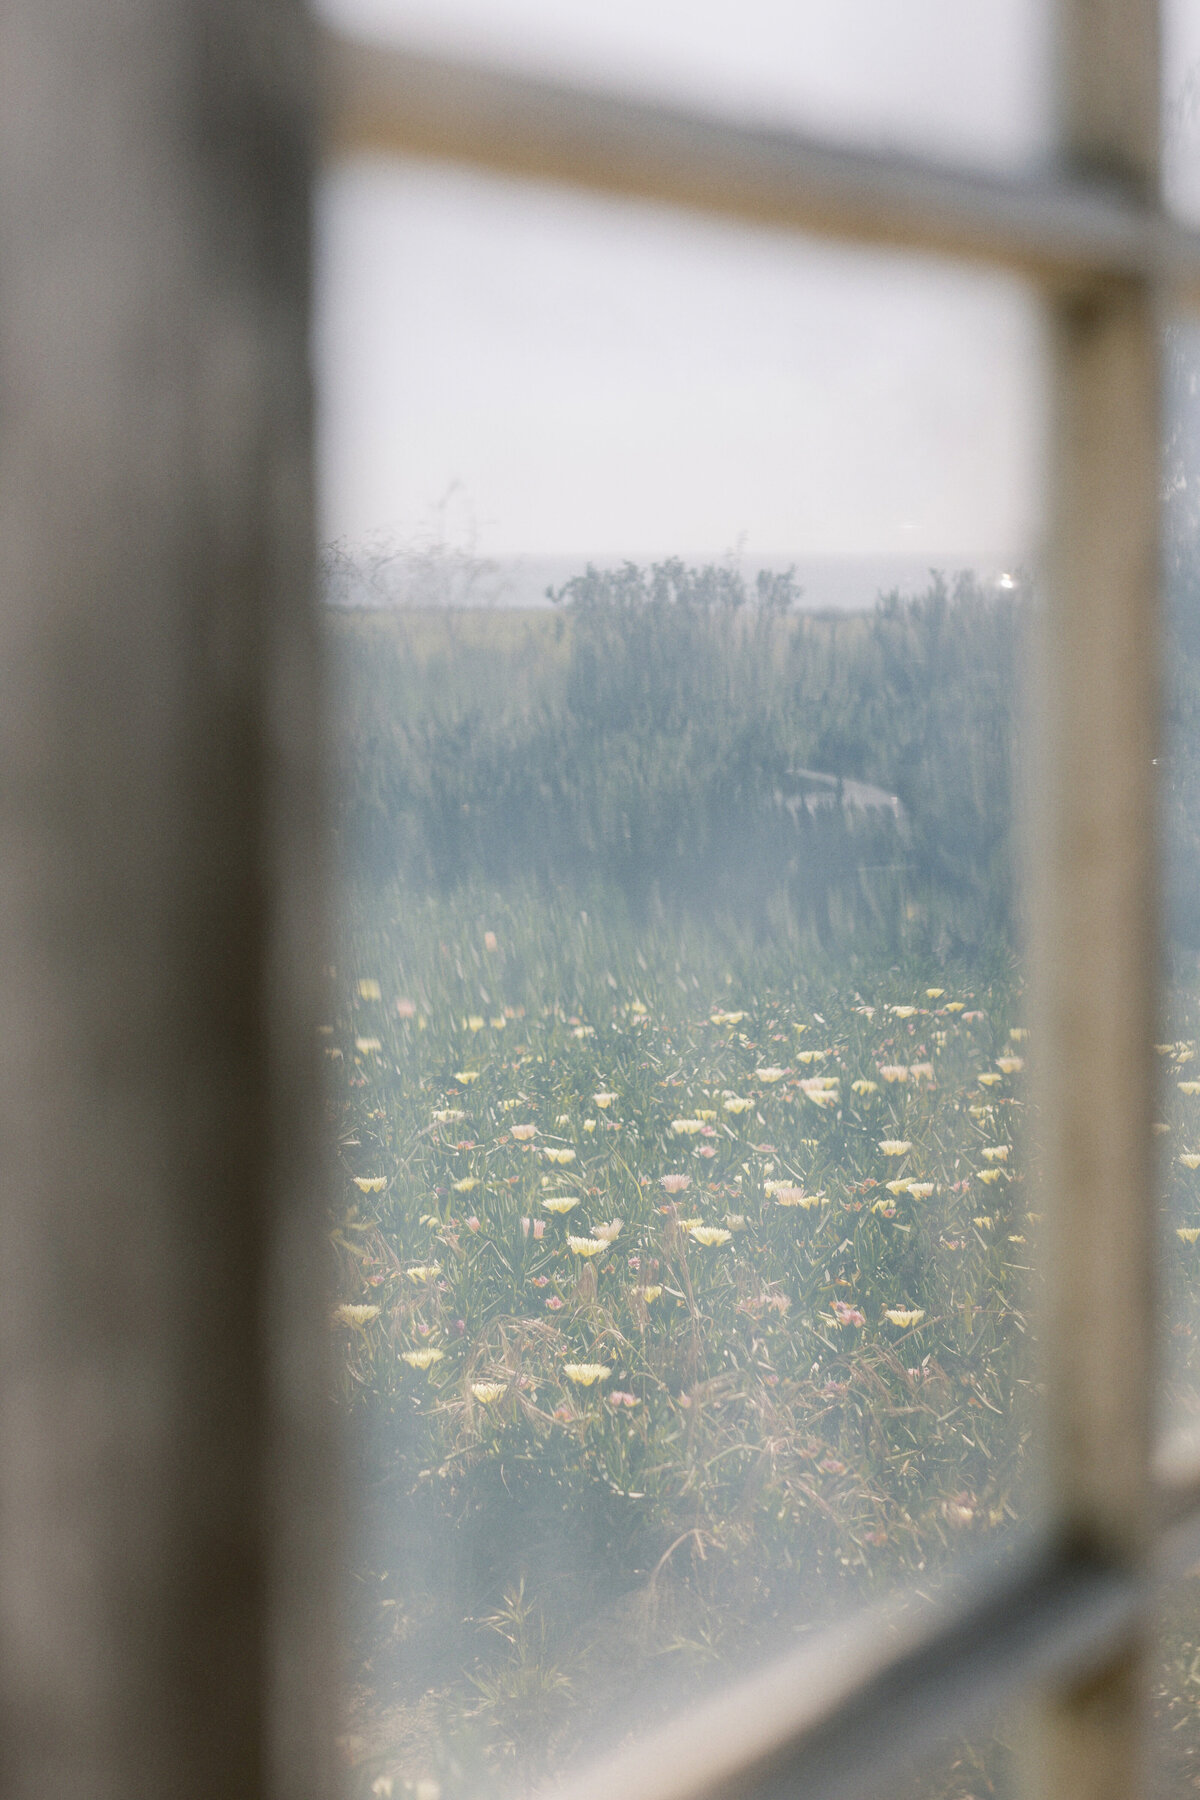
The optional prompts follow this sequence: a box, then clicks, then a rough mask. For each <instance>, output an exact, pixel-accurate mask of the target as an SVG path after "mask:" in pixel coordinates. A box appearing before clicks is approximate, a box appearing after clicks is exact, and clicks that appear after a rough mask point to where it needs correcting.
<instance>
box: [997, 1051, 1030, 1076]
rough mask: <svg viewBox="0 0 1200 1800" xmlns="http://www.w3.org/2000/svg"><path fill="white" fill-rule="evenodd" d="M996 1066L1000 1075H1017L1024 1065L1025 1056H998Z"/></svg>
mask: <svg viewBox="0 0 1200 1800" xmlns="http://www.w3.org/2000/svg"><path fill="white" fill-rule="evenodd" d="M996 1067H997V1068H998V1069H999V1070H1000V1073H1001V1074H1002V1075H1019V1074H1020V1073H1021V1070H1022V1069H1023V1068H1024V1067H1025V1058H1024V1057H1023V1056H998V1057H997V1058H996Z"/></svg>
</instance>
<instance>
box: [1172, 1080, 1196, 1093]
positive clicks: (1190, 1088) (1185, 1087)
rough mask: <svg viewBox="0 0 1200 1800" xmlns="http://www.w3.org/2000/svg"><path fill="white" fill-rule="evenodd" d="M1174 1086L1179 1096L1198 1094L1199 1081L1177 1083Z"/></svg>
mask: <svg viewBox="0 0 1200 1800" xmlns="http://www.w3.org/2000/svg"><path fill="white" fill-rule="evenodd" d="M1175 1085H1176V1087H1177V1088H1178V1089H1179V1091H1180V1093H1181V1094H1200V1081H1177V1082H1176V1083H1175Z"/></svg>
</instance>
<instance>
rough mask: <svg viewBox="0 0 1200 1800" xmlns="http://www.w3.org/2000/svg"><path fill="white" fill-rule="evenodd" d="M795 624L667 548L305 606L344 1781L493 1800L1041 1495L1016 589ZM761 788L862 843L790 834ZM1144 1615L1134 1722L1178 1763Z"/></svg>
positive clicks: (963, 1760)
mask: <svg viewBox="0 0 1200 1800" xmlns="http://www.w3.org/2000/svg"><path fill="white" fill-rule="evenodd" d="M723 582H724V584H725V585H723ZM795 599H796V596H795V595H794V594H792V593H791V592H790V591H788V589H787V588H786V586H784V587H779V588H776V589H775V590H774V591H766V592H763V591H760V592H759V593H758V594H756V595H746V594H745V593H739V592H737V591H736V589H735V590H732V591H731V589H730V587H729V585H728V581H727V579H726V578H725V577H724V576H723V574H722V572H721V571H688V570H684V569H683V568H682V567H681V565H664V567H663V568H662V569H661V570H657V571H648V572H643V571H636V570H632V569H631V570H629V571H626V573H625V575H624V576H623V577H619V578H614V577H603V578H600V577H591V576H588V577H583V578H581V580H580V582H579V583H576V584H571V586H570V589H569V591H567V592H566V593H564V595H563V596H562V598H561V602H560V605H559V607H558V608H557V609H556V610H554V611H552V612H551V611H548V612H546V613H544V614H526V615H511V614H509V615H504V614H494V615H478V614H474V615H472V614H463V615H424V616H422V615H389V616H383V617H381V616H371V615H356V616H339V617H337V618H335V619H333V620H332V621H331V630H332V632H333V634H334V638H335V645H336V647H337V649H338V652H339V655H340V657H341V663H342V668H343V670H344V671H345V675H344V685H343V687H342V690H341V692H342V695H343V696H344V697H343V699H342V702H341V703H340V705H339V708H338V716H339V718H340V719H341V721H342V728H341V737H340V746H339V750H340V757H341V770H340V775H339V785H338V794H339V797H340V809H339V819H338V824H339V834H340V836H339V853H340V862H341V867H342V870H343V876H344V884H343V892H342V898H341V904H340V909H339V920H340V924H339V944H338V957H337V964H336V968H335V970H334V971H333V973H332V977H331V984H330V995H329V1016H328V1020H327V1022H326V1023H325V1024H324V1025H323V1027H322V1042H323V1047H324V1050H325V1054H326V1057H327V1061H328V1068H329V1097H328V1106H329V1119H330V1127H331V1137H332V1140H333V1144H334V1150H335V1169H334V1173H333V1176H332V1191H331V1212H330V1237H331V1254H332V1257H333V1259H334V1263H335V1272H334V1283H335V1292H336V1295H337V1296H338V1298H337V1301H336V1304H335V1307H334V1310H333V1314H332V1318H331V1326H332V1329H333V1332H334V1334H335V1342H336V1345H337V1348H338V1365H337V1366H338V1370H339V1396H340V1403H341V1405H342V1408H343V1411H344V1414H345V1417H346V1419H347V1422H348V1429H349V1430H350V1431H351V1432H352V1434H353V1444H354V1456H355V1468H356V1492H357V1494H358V1496H359V1511H358V1528H357V1536H356V1540H355V1560H354V1590H353V1599H352V1604H351V1607H350V1614H349V1623H348V1661H349V1671H348V1687H349V1689H350V1701H349V1711H348V1720H347V1729H346V1735H345V1747H346V1752H347V1759H348V1762H349V1764H350V1766H351V1768H352V1781H353V1783H354V1786H353V1790H352V1791H354V1792H355V1793H356V1794H361V1795H364V1796H365V1795H367V1794H373V1793H379V1794H387V1793H392V1794H397V1795H398V1794H402V1793H404V1794H414V1795H420V1796H421V1797H422V1800H434V1796H435V1795H442V1796H444V1797H445V1800H458V1796H464V1797H465V1796H467V1795H474V1794H480V1795H492V1794H502V1793H503V1794H507V1793H524V1792H528V1791H531V1790H532V1789H534V1788H536V1786H537V1785H538V1783H539V1782H540V1781H542V1780H543V1779H544V1778H545V1777H546V1776H547V1775H548V1774H551V1773H553V1772H555V1771H557V1770H560V1769H561V1768H563V1767H566V1766H569V1765H570V1763H571V1762H572V1761H574V1760H577V1759H579V1758H581V1757H584V1756H586V1755H588V1754H589V1753H590V1751H591V1750H592V1749H594V1748H595V1747H596V1746H597V1745H602V1744H604V1743H607V1742H611V1741H612V1740H613V1739H614V1737H618V1736H621V1735H623V1734H625V1733H627V1732H629V1731H632V1730H634V1729H636V1727H637V1725H638V1724H639V1722H643V1721H644V1720H646V1719H648V1718H652V1717H654V1716H657V1715H659V1714H661V1713H662V1711H663V1710H664V1709H666V1708H668V1707H669V1706H671V1705H672V1704H673V1703H675V1702H677V1701H678V1700H679V1699H680V1698H681V1697H684V1696H687V1697H694V1696H695V1695H696V1694H697V1693H698V1692H701V1693H702V1692H703V1691H704V1687H705V1684H706V1683H710V1682H719V1681H720V1680H721V1679H722V1677H723V1676H724V1675H726V1674H727V1673H728V1672H729V1671H730V1670H731V1669H739V1668H742V1667H744V1666H746V1665H747V1664H748V1663H749V1662H751V1661H753V1660H754V1659H755V1658H757V1657H760V1656H762V1655H764V1654H767V1653H769V1652H770V1650H772V1649H773V1648H777V1647H779V1646H781V1645H783V1644H786V1643H790V1642H793V1641H795V1639H796V1637H797V1636H798V1635H803V1634H805V1633H809V1632H812V1631H815V1630H818V1629H819V1628H820V1627H821V1625H822V1624H824V1623H826V1622H828V1621H829V1620H831V1619H834V1618H836V1617H838V1616H839V1615H840V1614H842V1613H844V1612H845V1610H846V1609H847V1608H849V1607H852V1606H854V1605H857V1604H859V1603H861V1602H862V1601H863V1600H864V1599H866V1598H870V1597H872V1596H878V1595H881V1594H884V1593H889V1592H892V1591H894V1590H896V1589H897V1588H898V1587H902V1586H904V1585H905V1584H908V1583H912V1582H913V1581H916V1582H918V1583H926V1582H928V1581H929V1580H932V1579H935V1578H936V1577H937V1576H938V1575H939V1574H940V1573H942V1572H944V1571H945V1570H947V1569H949V1568H954V1567H959V1566H961V1565H963V1564H967V1563H978V1562H986V1561H988V1560H990V1559H994V1558H995V1557H997V1556H999V1555H1003V1554H1004V1551H1005V1549H1006V1548H1008V1547H1009V1546H1011V1544H1012V1542H1013V1541H1014V1538H1015V1537H1016V1536H1017V1535H1019V1532H1020V1530H1021V1528H1022V1526H1023V1525H1026V1524H1028V1522H1029V1521H1030V1519H1031V1517H1032V1516H1033V1514H1034V1512H1035V1511H1036V1503H1037V1500H1036V1465H1037V1455H1036V1450H1037V1432H1038V1403H1037V1386H1036V1376H1037V1366H1036V1346H1035V1341H1034V1339H1035V1333H1034V1322H1035V1320H1036V1309H1037V1301H1038V1295H1037V1273H1036V1271H1037V1268H1038V1260H1039V1259H1038V1249H1037V1245H1038V1237H1039V1230H1040V1226H1041V1216H1040V1213H1039V1211H1038V1205H1037V1202H1036V1200H1034V1199H1031V1195H1030V1186H1029V1180H1028V1163H1029V1155H1028V1149H1027V1143H1026V1140H1027V1136H1028V1122H1027V1119H1026V1108H1025V1101H1024V1074H1025V1062H1026V1059H1027V1056H1028V1055H1029V1053H1030V1046H1029V1044H1028V1043H1027V1033H1028V1021H1027V1018H1026V1011H1025V1003H1024V993H1023V984H1022V977H1021V968H1020V957H1019V935H1020V933H1019V919H1018V917H1017V914H1016V907H1015V901H1014V894H1015V891H1016V884H1015V879H1014V866H1015V860H1016V859H1015V853H1014V849H1013V841H1014V840H1013V822H1012V812H1013V803H1012V794H1013V789H1014V785H1015V782H1016V779H1017V775H1016V773H1015V771H1016V766H1017V745H1018V742H1019V737H1020V721H1019V717H1018V716H1017V715H1016V714H1015V712H1014V707H1013V694H1014V691H1015V685H1016V682H1015V673H1016V671H1017V669H1018V667H1019V662H1018V657H1019V618H1020V608H1021V605H1022V604H1023V602H1022V600H1021V598H1020V597H1018V600H1017V601H1016V602H1013V601H1012V600H1008V599H1005V600H997V599H995V598H994V597H988V596H984V595H981V594H979V593H978V592H976V591H975V590H974V589H973V588H971V586H970V584H966V583H960V584H959V587H958V589H957V591H949V590H948V589H947V588H946V586H945V585H944V584H940V583H936V582H935V583H934V584H932V585H931V590H930V593H929V595H927V596H926V597H925V599H924V600H923V601H919V602H915V603H910V604H908V605H901V604H900V603H899V602H888V601H885V602H883V603H882V604H881V606H880V607H879V609H878V610H877V612H876V613H875V614H874V615H871V616H869V617H865V618H864V617H859V618H854V619H848V620H828V619H826V620H821V619H812V618H808V617H806V616H804V615H803V614H801V613H799V612H797V610H796V608H795ZM802 769H806V770H810V771H811V770H817V771H831V772H833V773H836V774H837V775H838V776H840V777H842V778H851V777H853V778H855V779H858V780H861V781H869V782H872V783H875V784H878V785H879V786H880V787H881V788H883V789H884V790H886V792H887V793H888V794H892V795H895V796H896V798H897V800H898V801H899V802H900V807H899V810H898V811H895V810H893V811H889V812H882V811H877V812H875V813H870V812H868V813H866V814H865V815H862V816H859V815H858V814H856V810H855V809H854V808H852V807H848V806H845V805H843V804H841V803H840V799H839V801H838V803H837V804H833V805H830V804H827V803H825V801H824V800H819V801H814V802H813V803H812V804H806V803H805V795H808V796H809V797H811V796H812V795H813V794H814V793H817V792H819V791H820V790H817V789H814V788H813V787H812V786H811V784H810V785H809V786H808V787H807V788H805V787H804V786H803V784H798V782H797V777H796V771H797V770H802ZM797 793H799V795H800V803H799V804H792V805H791V806H789V805H788V804H787V801H788V799H789V797H790V798H792V799H793V800H795V796H796V794H797ZM1177 866H1178V867H1179V868H1181V869H1184V870H1185V871H1186V859H1185V858H1183V857H1182V856H1181V857H1180V858H1177ZM1181 880H1182V878H1181ZM1183 995H1184V989H1183V988H1182V987H1181V988H1180V996H1181V998H1180V1011H1179V1017H1178V1018H1177V1019H1176V1020H1175V1022H1174V1024H1173V1027H1172V1033H1171V1038H1172V1041H1171V1042H1170V1044H1168V1045H1164V1046H1163V1064H1164V1069H1165V1070H1168V1071H1169V1077H1168V1080H1167V1082H1166V1084H1165V1087H1164V1095H1165V1096H1169V1102H1170V1104H1169V1108H1168V1107H1167V1102H1166V1099H1165V1100H1164V1120H1163V1123H1164V1126H1165V1127H1166V1130H1165V1131H1164V1133H1163V1140H1164V1144H1167V1145H1168V1147H1169V1150H1170V1162H1169V1165H1167V1164H1164V1166H1165V1167H1166V1166H1169V1167H1170V1169H1171V1171H1172V1174H1171V1179H1170V1182H1169V1184H1168V1187H1169V1195H1170V1202H1171V1206H1172V1208H1173V1209H1174V1211H1173V1212H1172V1216H1171V1224H1170V1227H1169V1230H1168V1232H1167V1233H1166V1235H1167V1237H1168V1239H1169V1242H1168V1262H1169V1286H1170V1292H1171V1294H1172V1295H1173V1297H1174V1299H1173V1305H1174V1314H1173V1317H1174V1326H1173V1335H1172V1340H1171V1341H1172V1349H1173V1353H1174V1356H1175V1364H1174V1372H1173V1384H1174V1389H1175V1391H1176V1393H1177V1395H1178V1396H1180V1404H1184V1403H1185V1402H1186V1396H1187V1394H1189V1393H1191V1392H1196V1391H1200V1387H1198V1386H1197V1385H1196V1384H1195V1383H1193V1382H1191V1380H1190V1375H1189V1371H1190V1370H1191V1367H1192V1357H1193V1337H1192V1331H1191V1320H1190V1315H1189V1313H1188V1311H1187V1298H1188V1293H1189V1288H1190V1283H1191V1280H1192V1270H1193V1268H1194V1264H1195V1260H1196V1257H1197V1256H1198V1255H1200V1247H1198V1240H1200V1185H1197V1184H1200V1173H1197V1171H1200V1155H1196V1156H1193V1155H1192V1150H1193V1147H1194V1145H1193V1137H1192V1136H1189V1123H1190V1122H1192V1114H1191V1111H1190V1110H1189V1109H1197V1108H1200V1097H1197V1096H1200V1083H1197V1084H1193V1083H1191V1082H1190V1081H1189V1080H1188V1074H1189V1070H1188V1068H1187V1066H1186V1065H1187V1064H1188V1063H1189V1062H1190V1061H1191V1059H1192V1057H1193V1056H1194V1052H1195V1041H1194V1040H1195V1034H1196V1031H1197V1025H1196V1021H1195V1019H1194V1016H1193V1014H1192V1013H1191V1012H1190V1011H1189V1009H1188V1006H1187V1004H1186V1003H1185V1000H1184V998H1183ZM1189 1034H1190V1035H1189ZM1193 1087H1194V1092H1189V1091H1188V1090H1189V1089H1193ZM1194 1125H1195V1128H1196V1130H1197V1131H1200V1117H1197V1118H1196V1119H1195V1121H1194ZM1196 1143H1198V1144H1200V1138H1198V1139H1196ZM1193 1219H1194V1221H1195V1222H1194V1224H1193V1223H1192V1221H1193ZM1185 1625H1186V1621H1180V1622H1178V1626H1177V1629H1176V1630H1175V1632H1174V1635H1173V1636H1172V1639H1171V1644H1170V1647H1169V1651H1168V1653H1166V1654H1165V1657H1164V1675H1163V1684H1162V1692H1161V1694H1160V1696H1159V1706H1160V1712H1161V1713H1162V1716H1163V1718H1164V1720H1166V1721H1168V1723H1169V1725H1170V1727H1171V1728H1172V1739H1173V1745H1174V1750H1175V1753H1176V1757H1177V1761H1178V1758H1179V1757H1182V1758H1183V1762H1184V1763H1185V1764H1186V1766H1187V1767H1188V1768H1189V1769H1190V1767H1191V1766H1192V1765H1191V1763H1190V1762H1189V1761H1188V1758H1190V1757H1191V1756H1192V1755H1193V1754H1194V1747H1195V1745H1196V1743H1197V1741H1198V1739H1200V1734H1198V1733H1197V1731H1196V1726H1195V1718H1196V1702H1195V1697H1196V1695H1197V1692H1198V1689H1197V1680H1196V1676H1195V1674H1194V1673H1191V1672H1189V1671H1194V1670H1195V1669H1196V1658H1195V1652H1196V1649H1197V1646H1196V1645H1195V1644H1193V1643H1191V1640H1190V1638H1189V1637H1188V1636H1187V1632H1186V1629H1185ZM1189 1646H1190V1648H1189ZM1189 1657H1190V1658H1191V1660H1190V1661H1189ZM1176 1727H1178V1729H1175V1728H1176ZM1010 1760H1011V1759H1010V1756H1009V1752H1008V1748H1007V1743H1006V1740H1005V1739H1004V1737H1003V1735H1001V1736H999V1737H997V1738H994V1739H990V1740H988V1742H987V1743H986V1744H977V1745H974V1746H970V1745H956V1746H954V1747H953V1749H952V1750H949V1751H948V1752H947V1757H946V1759H945V1764H946V1766H945V1767H944V1768H939V1770H938V1771H937V1772H936V1773H934V1774H931V1775H929V1776H928V1777H927V1778H926V1779H925V1780H924V1784H923V1785H921V1784H918V1788H917V1789H915V1790H914V1791H919V1792H920V1793H922V1794H923V1795H925V1796H932V1795H935V1794H936V1795H937V1796H943V1795H945V1796H947V1797H949V1796H955V1797H956V1800H958V1797H962V1796H966V1795H967V1794H975V1795H981V1794H984V1793H999V1792H1003V1791H1005V1786H1006V1783H1007V1780H1008V1775H1009V1763H1010ZM1179 1766H1183V1764H1180V1765H1179ZM900 1785H901V1786H902V1785H903V1784H902V1783H901V1784H900Z"/></svg>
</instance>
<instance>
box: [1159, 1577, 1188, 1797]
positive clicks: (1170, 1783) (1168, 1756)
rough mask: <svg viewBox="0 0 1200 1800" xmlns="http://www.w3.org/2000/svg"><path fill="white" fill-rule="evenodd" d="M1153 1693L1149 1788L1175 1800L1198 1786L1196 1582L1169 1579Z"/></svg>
mask: <svg viewBox="0 0 1200 1800" xmlns="http://www.w3.org/2000/svg"><path fill="white" fill-rule="evenodd" d="M1157 1626H1158V1638H1157V1651H1158V1656H1157V1667H1156V1668H1155V1671H1154V1686H1153V1695H1152V1712H1151V1719H1152V1730H1153V1740H1152V1742H1153V1756H1152V1758H1151V1762H1150V1777H1151V1778H1150V1780H1149V1781H1148V1782H1147V1784H1146V1785H1147V1792H1148V1793H1149V1794H1150V1795H1151V1796H1152V1800H1176V1797H1177V1796H1178V1795H1180V1794H1192V1793H1194V1792H1195V1791H1196V1789H1197V1788H1198V1787H1200V1581H1198V1579H1197V1575H1196V1571H1195V1570H1192V1572H1191V1573H1190V1574H1189V1575H1188V1576H1187V1577H1186V1578H1185V1579H1183V1580H1180V1581H1176V1582H1174V1583H1172V1586H1171V1588H1170V1590H1169V1592H1168V1593H1165V1594H1164V1596H1163V1599H1162V1603H1161V1608H1160V1611H1159V1616H1158V1620H1157Z"/></svg>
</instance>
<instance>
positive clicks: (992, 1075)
mask: <svg viewBox="0 0 1200 1800" xmlns="http://www.w3.org/2000/svg"><path fill="white" fill-rule="evenodd" d="M975 1079H976V1080H977V1081H978V1082H979V1083H980V1085H981V1086H982V1087H995V1085H996V1083H997V1082H998V1081H999V1080H1000V1077H999V1075H997V1073H996V1071H995V1070H994V1069H985V1070H984V1071H983V1073H982V1074H981V1075H977V1076H976V1078H975Z"/></svg>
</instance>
